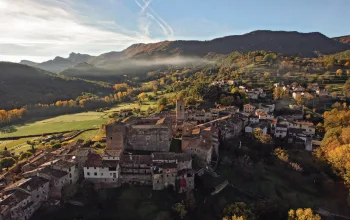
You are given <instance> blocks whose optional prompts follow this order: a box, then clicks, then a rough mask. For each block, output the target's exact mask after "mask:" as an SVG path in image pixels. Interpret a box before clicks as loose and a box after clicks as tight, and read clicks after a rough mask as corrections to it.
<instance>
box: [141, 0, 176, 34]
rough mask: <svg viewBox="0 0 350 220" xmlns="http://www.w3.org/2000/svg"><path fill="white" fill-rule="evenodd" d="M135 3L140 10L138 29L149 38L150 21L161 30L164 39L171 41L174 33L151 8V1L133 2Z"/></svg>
mask: <svg viewBox="0 0 350 220" xmlns="http://www.w3.org/2000/svg"><path fill="white" fill-rule="evenodd" d="M135 3H136V4H137V5H138V6H139V7H140V8H141V10H140V29H141V30H143V32H144V34H145V35H147V36H150V31H149V28H150V25H151V21H154V22H155V23H156V24H157V25H158V26H159V27H160V28H161V30H162V32H163V34H164V37H166V38H167V39H169V40H170V39H172V38H173V36H174V31H173V29H172V27H171V26H170V25H169V24H168V23H167V22H165V21H164V19H163V18H161V17H160V16H159V15H158V14H157V13H156V12H155V11H154V10H153V9H152V8H151V7H150V4H151V3H152V0H148V1H147V0H142V2H140V1H139V0H135Z"/></svg>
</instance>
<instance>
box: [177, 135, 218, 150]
mask: <svg viewBox="0 0 350 220" xmlns="http://www.w3.org/2000/svg"><path fill="white" fill-rule="evenodd" d="M191 147H193V148H201V149H203V150H210V149H211V148H212V144H211V140H210V139H209V140H207V139H206V138H204V139H203V138H202V139H201V138H191V137H183V138H182V149H186V148H191Z"/></svg>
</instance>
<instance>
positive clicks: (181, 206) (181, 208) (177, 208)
mask: <svg viewBox="0 0 350 220" xmlns="http://www.w3.org/2000/svg"><path fill="white" fill-rule="evenodd" d="M172 209H173V210H174V212H176V213H177V214H178V215H179V216H180V218H184V217H185V216H186V215H187V210H186V206H185V203H184V202H183V201H182V202H178V203H176V204H175V205H174V206H173V208H172Z"/></svg>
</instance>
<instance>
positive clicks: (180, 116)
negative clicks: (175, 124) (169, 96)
mask: <svg viewBox="0 0 350 220" xmlns="http://www.w3.org/2000/svg"><path fill="white" fill-rule="evenodd" d="M176 120H185V103H184V100H182V99H179V100H176Z"/></svg>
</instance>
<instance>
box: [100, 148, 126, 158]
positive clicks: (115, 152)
mask: <svg viewBox="0 0 350 220" xmlns="http://www.w3.org/2000/svg"><path fill="white" fill-rule="evenodd" d="M121 152H122V150H119V149H118V150H105V152H104V155H103V156H104V157H119V156H120V153H121Z"/></svg>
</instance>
